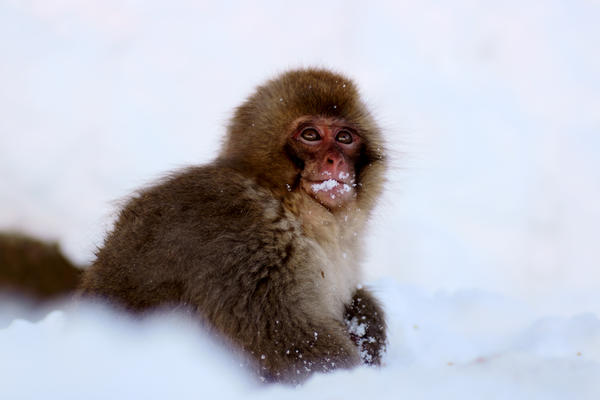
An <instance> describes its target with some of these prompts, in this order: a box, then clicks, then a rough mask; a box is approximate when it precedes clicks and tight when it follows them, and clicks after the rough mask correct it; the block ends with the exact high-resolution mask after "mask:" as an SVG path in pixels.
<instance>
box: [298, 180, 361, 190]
mask: <svg viewBox="0 0 600 400" xmlns="http://www.w3.org/2000/svg"><path fill="white" fill-rule="evenodd" d="M308 182H309V184H310V188H311V189H312V191H313V192H314V193H316V192H332V191H336V192H351V191H352V187H351V186H350V185H348V184H347V183H345V182H340V181H338V180H335V179H325V180H322V181H308Z"/></svg>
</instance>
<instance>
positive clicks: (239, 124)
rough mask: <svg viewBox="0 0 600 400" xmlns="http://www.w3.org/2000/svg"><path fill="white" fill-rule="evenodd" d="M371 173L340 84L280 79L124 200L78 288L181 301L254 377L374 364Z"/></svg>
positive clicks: (367, 126) (370, 153)
mask: <svg viewBox="0 0 600 400" xmlns="http://www.w3.org/2000/svg"><path fill="white" fill-rule="evenodd" d="M384 169H385V160H384V151H383V143H382V137H381V133H380V130H379V128H378V127H377V125H376V123H375V121H374V119H373V117H372V116H371V114H370V113H369V111H368V110H367V109H366V107H365V105H364V103H363V102H362V101H361V99H360V98H359V94H358V91H357V89H356V87H355V85H354V83H353V82H352V81H350V80H349V79H348V78H346V77H344V76H342V75H338V74H336V73H332V72H329V71H327V70H322V69H304V70H295V71H290V72H287V73H284V74H282V75H280V76H278V77H276V78H275V79H273V80H270V81H268V82H267V83H266V84H264V85H263V86H259V87H258V88H257V89H256V91H255V93H254V94H252V95H251V96H250V97H249V98H248V99H247V100H246V101H245V102H244V103H243V104H242V105H241V106H240V107H239V108H237V110H236V111H235V114H234V116H233V118H232V119H231V122H230V124H229V126H228V129H227V135H226V138H225V141H224V143H223V146H222V150H221V152H220V154H219V156H218V157H217V159H216V160H215V161H214V162H212V163H211V164H208V165H204V166H195V167H191V168H188V169H185V170H183V171H179V172H176V173H174V174H172V175H170V176H169V177H168V178H166V179H164V180H163V181H162V182H160V183H158V184H156V185H154V186H152V187H149V188H146V189H144V190H141V191H140V192H138V193H137V194H136V195H135V196H133V198H131V200H130V201H129V203H128V204H127V205H126V206H125V207H124V208H123V210H122V211H121V212H120V215H119V216H118V219H117V221H116V223H115V226H114V230H113V231H112V233H110V234H109V235H108V237H107V238H106V239H105V242H104V245H103V247H102V248H101V249H100V250H99V251H98V253H97V258H96V261H95V262H94V264H93V265H92V266H91V267H90V268H89V269H88V270H87V271H86V273H85V275H84V279H83V283H82V292H83V294H84V295H92V296H96V297H100V298H104V299H107V300H108V301H110V302H113V303H114V304H117V305H120V306H122V307H124V308H126V309H128V310H131V311H135V312H142V311H146V310H149V309H152V308H156V307H164V306H167V307H169V306H173V307H182V306H183V307H188V308H189V309H191V310H192V312H193V313H197V315H198V318H199V319H201V320H202V321H206V324H207V325H208V326H209V327H210V328H211V329H212V330H213V331H215V332H217V334H218V335H219V336H221V337H224V338H226V339H227V340H228V341H230V342H231V343H232V344H233V345H234V346H235V347H236V348H238V349H241V350H242V352H243V353H244V354H246V355H247V356H248V357H249V358H250V359H251V360H253V361H252V362H253V365H255V367H256V371H257V372H258V374H259V376H260V377H261V378H263V379H264V380H267V381H280V382H289V383H297V382H301V381H302V380H304V379H306V377H307V376H309V375H310V374H311V373H312V372H315V371H330V370H332V369H336V368H349V367H352V366H356V365H359V364H360V363H361V362H362V363H366V364H373V365H379V364H380V361H381V356H382V353H383V351H384V348H385V342H386V336H385V322H384V315H383V312H382V309H381V307H380V306H379V305H378V303H377V301H376V300H375V298H374V297H373V296H372V294H371V293H370V292H369V291H368V290H366V289H364V288H362V286H360V279H361V276H360V268H359V262H360V259H361V250H362V247H363V246H362V245H363V243H364V241H365V240H364V237H363V231H364V228H365V224H366V222H367V219H368V217H369V214H370V212H371V210H372V208H373V206H374V203H375V200H376V198H377V197H378V196H379V194H380V192H381V190H382V186H383V173H384Z"/></svg>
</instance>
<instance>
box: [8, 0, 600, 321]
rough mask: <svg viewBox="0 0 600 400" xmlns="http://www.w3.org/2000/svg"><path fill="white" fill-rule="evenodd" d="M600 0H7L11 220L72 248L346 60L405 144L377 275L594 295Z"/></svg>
mask: <svg viewBox="0 0 600 400" xmlns="http://www.w3.org/2000/svg"><path fill="white" fill-rule="evenodd" d="M598 21H600V2H598V1H592V0H589V1H584V0H581V1H572V2H566V1H541V0H540V1H528V2H521V1H506V2H495V3H493V2H485V4H483V3H482V2H478V1H468V0H464V1H453V2H438V1H433V0H427V1H419V2H408V1H389V2H378V1H372V2H368V5H367V3H365V2H358V1H352V2H350V1H332V2H320V1H303V2H294V3H293V4H292V3H291V2H290V3H287V2H277V1H254V2H221V3H219V4H217V3H216V2H215V3H214V4H213V3H208V2H199V1H191V0H190V1H184V0H174V1H170V2H161V1H141V0H128V1H122V0H88V1H79V0H55V1H51V0H30V1H17V0H14V1H10V0H0V57H1V58H0V229H1V230H7V229H16V230H21V231H25V232H28V233H32V234H35V235H38V236H42V237H44V238H47V239H56V240H58V241H59V242H60V243H61V245H62V247H63V248H64V249H65V251H66V252H67V254H68V255H69V256H71V258H73V259H74V260H75V261H77V262H78V263H82V264H86V263H89V262H90V261H91V260H92V259H93V251H94V249H95V246H98V245H99V244H101V241H102V238H103V236H104V234H105V232H106V230H107V229H110V224H111V222H112V220H113V218H114V213H115V210H116V209H117V206H118V200H120V199H123V198H125V197H126V196H127V195H128V194H130V193H131V192H132V191H133V190H134V189H136V188H139V187H140V186H142V185H145V184H148V183H149V182H152V180H153V179H155V178H157V177H160V176H162V175H164V174H165V173H166V172H167V171H170V170H173V169H176V168H179V167H181V166H184V165H189V164H193V163H203V162H207V161H209V160H211V159H212V158H213V157H214V156H215V152H216V151H217V150H218V147H219V143H220V138H221V136H222V134H223V132H224V126H225V124H226V122H227V119H228V117H229V115H230V114H231V111H232V109H233V108H234V107H235V106H236V105H238V104H239V103H240V102H241V101H242V100H243V99H244V98H245V96H247V95H248V94H250V92H251V91H252V90H253V88H254V87H255V86H256V85H257V84H260V83H261V82H263V81H264V80H265V79H267V78H270V77H272V76H273V75H274V74H276V73H278V72H281V71H284V70H286V69H288V68H295V67H302V66H323V67H330V68H333V69H335V70H338V71H340V72H343V73H345V74H347V75H349V76H350V77H352V78H354V79H355V80H356V81H357V82H358V84H359V86H360V87H361V89H362V93H363V95H364V96H365V98H366V99H367V101H368V103H369V105H370V106H371V108H372V109H373V110H374V112H375V114H376V116H377V117H378V120H379V121H380V123H381V125H382V127H383V128H384V129H385V132H386V136H387V139H388V142H389V151H388V154H389V156H390V157H391V158H392V160H393V166H392V171H391V172H390V174H389V183H388V185H387V192H386V196H385V199H384V201H383V202H382V203H381V205H380V207H379V208H378V210H377V215H376V218H375V220H374V221H373V222H374V223H373V229H372V230H371V232H370V235H369V237H368V238H366V240H368V242H369V247H368V249H369V256H368V260H367V265H366V266H367V270H368V271H367V273H368V275H367V278H368V279H369V280H372V281H374V280H381V279H388V278H389V277H392V278H394V279H395V280H396V281H398V282H401V283H406V284H410V285H415V286H417V287H420V288H423V289H424V290H426V291H431V292H434V291H440V290H441V291H442V292H446V291H449V292H452V291H455V290H462V289H471V288H476V289H479V290H485V291H490V292H495V293H499V294H502V295H506V296H509V297H513V298H516V299H519V300H520V301H525V302H526V303H527V304H530V305H532V306H535V307H539V308H540V309H544V310H552V311H553V312H554V313H572V312H583V311H592V312H596V313H598V312H600V301H599V300H600V290H599V289H600V265H599V264H600V245H599V237H600V207H599V206H598V203H599V201H600V74H599V71H600V51H599V49H600V24H599V23H598Z"/></svg>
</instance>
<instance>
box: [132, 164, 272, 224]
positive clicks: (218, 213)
mask: <svg viewBox="0 0 600 400" xmlns="http://www.w3.org/2000/svg"><path fill="white" fill-rule="evenodd" d="M277 205H278V202H277V201H276V200H275V199H274V198H273V196H272V195H271V194H270V192H269V191H267V190H265V189H263V188H261V187H260V186H258V185H257V184H256V183H254V181H253V180H252V179H249V178H247V177H245V176H244V175H242V174H241V173H239V172H237V171H235V170H233V169H229V168H223V167H217V166H212V165H208V166H197V167H189V168H186V169H184V170H181V171H177V172H175V173H171V174H169V175H168V176H167V177H166V178H163V179H162V180H160V181H159V182H158V183H157V184H155V185H152V186H150V187H148V188H145V189H142V190H140V191H138V192H137V193H136V194H134V195H133V196H132V197H131V198H130V199H129V202H128V203H127V204H126V205H125V207H124V208H123V209H122V212H121V215H120V218H122V219H140V218H141V219H150V220H153V219H156V220H164V219H166V220H167V221H168V222H169V224H175V223H177V222H183V221H190V220H194V219H195V218H200V219H221V220H227V219H236V220H238V221H239V220H240V219H245V217H250V218H251V217H254V218H256V217H258V215H255V214H257V213H261V212H264V209H265V208H275V207H277Z"/></svg>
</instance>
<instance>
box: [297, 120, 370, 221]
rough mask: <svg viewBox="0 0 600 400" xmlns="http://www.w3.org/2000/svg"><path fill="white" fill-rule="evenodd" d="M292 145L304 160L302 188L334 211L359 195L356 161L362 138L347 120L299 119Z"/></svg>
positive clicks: (301, 175)
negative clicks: (357, 190) (357, 192)
mask: <svg viewBox="0 0 600 400" xmlns="http://www.w3.org/2000/svg"><path fill="white" fill-rule="evenodd" d="M293 126H294V128H293V130H292V134H291V136H290V145H291V147H292V149H293V150H294V153H295V156H296V157H297V158H299V159H300V160H302V161H303V163H302V164H303V170H302V172H301V174H300V189H301V190H304V191H305V192H306V193H308V194H309V195H310V196H311V197H312V198H313V199H314V200H316V201H318V202H319V203H321V204H322V205H323V206H325V207H327V208H328V209H330V210H332V211H333V210H334V209H336V208H340V207H343V206H344V205H346V204H348V202H350V201H351V200H352V199H354V198H355V197H356V185H357V182H356V171H355V164H356V161H357V159H358V157H359V155H360V150H361V141H362V139H361V137H360V136H359V135H358V134H357V133H356V129H354V128H352V126H351V125H350V124H347V123H346V122H345V121H343V120H340V119H334V118H324V117H302V118H300V119H298V120H296V121H295V123H294V124H293Z"/></svg>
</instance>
